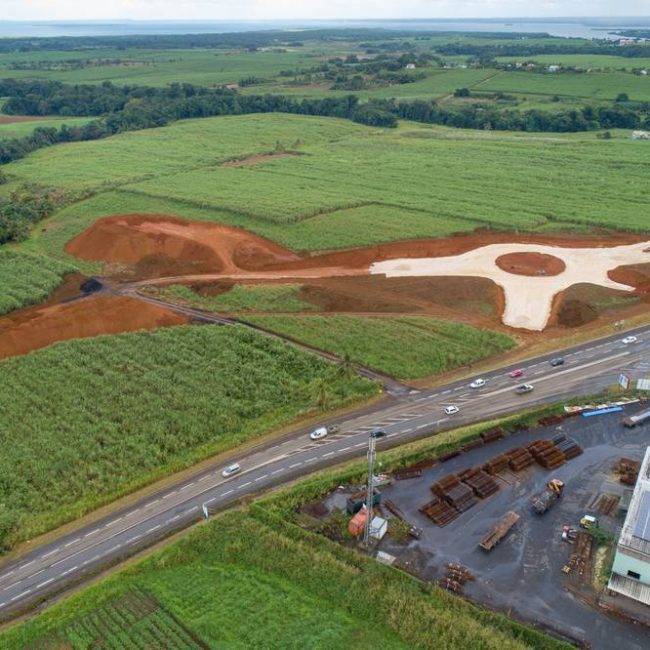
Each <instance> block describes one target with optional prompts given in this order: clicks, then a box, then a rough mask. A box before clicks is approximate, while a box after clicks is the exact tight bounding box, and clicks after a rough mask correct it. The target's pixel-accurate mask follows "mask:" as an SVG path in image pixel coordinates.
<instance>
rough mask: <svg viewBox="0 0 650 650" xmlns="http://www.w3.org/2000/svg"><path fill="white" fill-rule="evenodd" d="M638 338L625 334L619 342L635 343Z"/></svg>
mask: <svg viewBox="0 0 650 650" xmlns="http://www.w3.org/2000/svg"><path fill="white" fill-rule="evenodd" d="M638 340H639V339H638V338H637V337H636V336H626V337H625V338H624V339H622V340H621V343H623V344H625V345H629V344H630V343H636V342H637V341H638Z"/></svg>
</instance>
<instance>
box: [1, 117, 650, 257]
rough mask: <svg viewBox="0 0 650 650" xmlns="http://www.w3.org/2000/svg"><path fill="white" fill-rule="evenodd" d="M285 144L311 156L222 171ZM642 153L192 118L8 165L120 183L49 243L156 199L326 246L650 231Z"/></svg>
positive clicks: (87, 184) (578, 139)
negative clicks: (478, 232)
mask: <svg viewBox="0 0 650 650" xmlns="http://www.w3.org/2000/svg"><path fill="white" fill-rule="evenodd" d="M278 141H279V142H281V143H282V146H283V147H284V148H288V149H296V150H299V151H300V152H301V153H302V154H304V155H300V156H289V157H285V158H280V159H275V160H272V161H268V162H265V163H263V164H259V165H256V166H253V167H240V168H232V167H222V166H220V165H221V163H222V162H223V161H224V160H227V159H229V158H232V157H235V156H242V155H244V156H245V155H248V154H254V153H259V152H265V151H271V150H274V149H275V148H276V146H277V142H278ZM646 149H647V147H646V146H645V143H643V142H633V141H631V140H629V138H616V139H614V140H611V141H600V140H598V139H597V138H596V136H595V134H593V133H586V134H553V135H549V134H546V135H542V134H522V133H502V132H493V133H492V132H482V131H469V130H457V129H449V128H445V127H434V126H425V125H415V124H409V123H404V124H403V125H402V126H401V127H400V128H399V129H397V130H395V131H379V130H376V129H370V128H366V127H362V126H360V125H355V124H352V123H350V122H345V121H340V120H331V119H326V118H307V117H300V116H294V115H291V116H290V115H278V114H275V115H249V116H241V117H217V118H209V119H204V120H191V121H187V122H179V123H177V124H174V125H172V126H170V127H166V128H163V129H156V130H151V131H140V132H136V133H128V134H124V135H120V136H116V137H114V138H109V139H107V140H103V141H101V142H88V143H76V144H71V145H60V146H57V147H51V148H49V149H46V150H41V151H39V152H37V153H36V154H34V155H32V156H29V157H27V158H26V159H24V160H21V161H18V162H16V163H13V164H11V165H7V166H6V172H7V174H9V175H11V176H12V177H13V178H14V182H18V181H25V182H28V181H34V180H38V181H39V182H41V183H45V184H48V185H52V186H55V187H62V188H64V189H71V190H81V189H90V190H92V191H95V192H100V191H105V190H110V191H112V194H111V197H110V200H108V199H107V198H105V197H104V198H102V197H101V195H100V196H96V197H94V198H91V199H89V200H88V201H86V202H81V203H78V204H75V205H74V206H72V207H71V208H68V209H66V210H64V211H63V212H61V213H60V214H59V215H57V216H55V217H54V218H53V219H51V220H50V221H49V222H48V232H47V233H45V234H44V235H42V236H41V235H40V234H39V236H38V239H39V241H41V242H42V243H43V244H44V245H45V246H47V242H48V241H50V240H51V239H53V238H58V237H59V235H60V233H61V229H60V228H61V227H62V226H60V224H61V223H66V224H72V221H75V223H76V226H75V227H74V228H73V227H72V225H70V226H69V228H68V227H66V235H69V236H70V237H71V236H74V235H75V234H77V233H78V232H79V231H80V230H83V228H84V227H86V226H87V225H89V223H91V222H92V220H93V219H94V218H96V217H99V216H102V215H106V214H115V213H124V212H133V211H138V210H146V211H149V210H150V209H154V206H155V210H157V211H163V212H165V211H167V212H176V213H178V212H179V211H180V212H181V214H185V215H186V216H188V217H194V216H196V215H197V214H198V213H201V214H202V217H199V218H207V219H213V220H216V221H223V222H225V223H233V224H235V225H241V226H245V227H248V228H250V229H251V230H253V231H254V232H257V233H259V234H262V235H264V236H267V237H270V238H272V239H275V240H277V241H280V242H282V243H284V244H286V245H288V246H289V247H291V248H294V249H296V250H319V249H320V250H322V249H329V248H340V247H347V246H355V245H362V244H370V243H377V242H381V241H391V240H395V239H406V238H411V237H427V236H432V237H435V236H441V235H446V234H449V233H452V232H460V231H471V230H473V229H475V228H476V227H477V226H478V225H484V226H489V227H494V228H501V229H520V230H534V229H537V228H542V227H546V226H547V225H548V224H553V225H554V226H555V227H556V228H558V229H561V228H566V227H571V226H576V225H577V226H582V227H589V226H604V227H611V228H623V229H629V230H646V229H647V220H646V219H645V214H644V212H645V211H646V210H647V208H648V206H647V199H646V198H645V197H644V195H643V194H642V193H641V194H640V193H639V192H638V188H639V187H642V186H643V185H644V180H645V178H646V177H647V174H648V157H647V155H646V153H647V152H646ZM549 187H552V188H553V192H549V191H548V188H549ZM115 189H116V190H117V191H118V193H119V195H120V196H119V198H116V197H115V192H113V190H115ZM146 206H151V207H150V208H147V207H146ZM595 206H597V208H596V207H595ZM57 241H58V245H59V246H60V244H61V243H62V242H61V241H60V240H58V239H57ZM63 243H64V242H63ZM59 252H60V248H59Z"/></svg>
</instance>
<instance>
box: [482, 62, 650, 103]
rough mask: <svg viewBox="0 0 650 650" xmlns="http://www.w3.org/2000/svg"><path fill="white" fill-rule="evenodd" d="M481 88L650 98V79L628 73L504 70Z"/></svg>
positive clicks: (602, 97) (590, 97) (583, 96)
mask: <svg viewBox="0 0 650 650" xmlns="http://www.w3.org/2000/svg"><path fill="white" fill-rule="evenodd" d="M632 60H634V59H632ZM481 90H489V91H492V92H497V91H499V92H505V93H524V94H525V93H530V94H534V95H560V96H564V97H576V98H580V99H587V100H613V99H616V97H617V95H619V93H627V94H628V95H629V97H630V99H633V100H635V101H640V102H642V101H649V100H650V78H648V77H647V76H646V77H643V76H637V75H634V74H629V73H627V72H607V73H605V72H589V73H577V72H575V73H571V72H556V73H550V72H549V73H535V72H501V73H499V74H498V75H496V76H494V77H492V78H491V79H489V80H488V81H486V82H485V83H483V84H481Z"/></svg>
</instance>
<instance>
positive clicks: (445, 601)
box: [0, 414, 567, 650]
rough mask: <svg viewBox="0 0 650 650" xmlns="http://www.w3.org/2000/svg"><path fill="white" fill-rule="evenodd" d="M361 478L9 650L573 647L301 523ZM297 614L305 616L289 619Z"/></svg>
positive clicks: (43, 626) (207, 534)
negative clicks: (97, 647)
mask: <svg viewBox="0 0 650 650" xmlns="http://www.w3.org/2000/svg"><path fill="white" fill-rule="evenodd" d="M537 417H538V415H535V414H531V415H529V416H525V417H523V418H521V420H522V421H525V422H528V421H532V422H534V421H535V420H536V418H537ZM517 422H518V419H516V418H510V419H507V420H506V421H502V422H499V423H498V424H502V425H504V426H505V427H506V428H508V427H512V426H515V425H516V424H517ZM494 424H495V423H485V424H484V425H482V426H480V427H478V426H474V427H468V428H466V429H460V430H456V431H452V432H447V433H443V434H440V435H439V436H436V438H435V439H429V440H426V441H420V442H417V443H412V444H411V445H407V446H406V447H403V448H400V449H398V450H395V451H391V452H386V453H384V454H382V464H383V467H384V468H386V469H389V468H393V467H398V466H404V465H405V464H408V463H412V462H414V461H416V460H420V459H422V458H431V457H432V456H437V455H440V454H441V453H444V452H446V451H448V450H449V449H450V448H455V447H457V446H458V445H459V444H462V442H464V441H467V440H471V439H473V438H474V437H476V436H477V435H478V433H479V432H480V431H481V430H484V429H487V428H489V427H490V426H494ZM363 467H364V466H363V463H358V462H355V463H352V464H350V465H349V466H347V467H346V468H343V469H339V470H333V471H328V472H322V473H321V474H319V475H317V476H316V477H313V478H311V479H309V480H307V481H303V482H301V483H300V484H298V485H297V486H295V487H293V488H289V489H287V490H285V491H284V492H281V493H280V494H278V495H275V496H272V497H267V498H264V499H261V500H258V501H257V502H255V503H253V504H252V505H251V506H248V507H246V508H244V509H242V510H239V511H234V512H229V513H227V514H224V515H220V516H218V517H216V518H214V519H213V520H212V521H211V522H210V523H208V524H206V525H204V526H202V527H200V528H198V529H195V530H194V531H192V533H191V534H190V535H188V536H187V537H186V538H185V539H183V540H181V541H179V542H176V543H174V544H173V545H171V546H170V547H168V548H167V549H165V550H163V551H161V552H158V553H156V554H155V555H154V556H153V557H150V558H149V559H147V560H144V561H141V562H139V563H137V564H135V565H132V566H131V567H129V568H128V569H126V570H123V571H121V572H120V573H119V574H118V575H116V576H114V577H112V578H109V579H108V580H105V581H104V582H102V583H100V584H98V585H95V586H93V587H90V588H88V589H85V590H84V591H83V592H82V593H80V594H78V595H75V596H72V597H71V598H69V599H68V600H66V601H64V602H62V603H60V604H58V605H55V606H53V607H52V608H50V609H49V610H48V611H47V612H45V613H43V614H41V615H39V616H38V617H36V618H33V619H31V620H29V621H27V622H25V623H23V624H21V625H19V626H16V627H14V628H12V629H10V630H7V631H6V632H5V633H4V634H3V635H2V637H1V639H0V640H1V642H2V644H3V647H6V648H8V649H12V648H16V649H18V648H24V647H49V646H52V645H56V646H65V647H72V648H75V649H77V648H79V649H81V648H86V647H88V645H89V644H90V643H91V642H94V643H97V642H101V643H104V644H105V645H107V646H108V647H113V646H115V645H119V646H120V647H125V646H127V647H130V645H132V644H133V645H138V646H147V647H149V646H156V645H159V644H160V643H162V640H163V639H164V640H165V641H169V640H170V639H171V640H173V643H174V645H175V647H186V646H187V645H189V646H190V647H194V646H196V645H197V644H198V645H200V644H202V643H205V644H207V645H208V646H209V647H221V646H224V645H225V646H228V647H242V648H243V647H283V648H284V647H300V648H304V647H347V646H350V645H353V646H354V647H355V648H357V647H358V648H391V649H392V648H401V647H410V648H413V647H417V648H440V647H449V648H451V647H454V648H455V647H463V648H475V647H480V648H485V649H490V650H504V649H507V650H519V649H521V650H523V649H525V648H535V649H536V650H547V649H548V650H551V649H552V648H553V649H555V648H557V649H559V648H565V647H567V646H566V645H564V644H562V643H560V642H558V641H556V640H554V639H552V638H550V637H547V636H544V635H543V634H541V633H540V632H537V631H534V630H532V629H530V628H527V627H525V626H523V625H521V624H519V623H516V622H514V621H511V620H508V619H506V618H505V617H503V616H502V615H500V614H497V613H493V612H490V611H487V610H484V609H482V608H480V607H476V606H474V605H472V604H470V603H469V602H468V601H465V600H463V599H459V598H456V597H454V596H452V595H450V594H448V593H447V592H444V591H442V590H440V589H439V588H437V587H435V586H431V585H429V586H427V585H424V584H423V583H420V582H418V581H416V580H414V579H413V578H411V577H410V576H408V574H406V573H404V572H401V571H396V570H395V569H393V568H389V567H386V566H383V565H381V564H379V563H378V562H376V561H375V560H374V559H371V558H367V557H364V556H362V555H360V554H358V553H357V552H356V551H354V550H352V549H349V548H345V547H343V546H341V545H339V544H337V543H335V542H332V541H330V540H329V539H327V538H326V537H324V536H322V535H321V534H319V533H318V529H317V527H314V526H307V525H306V522H305V519H304V518H301V517H300V515H297V514H296V511H297V510H298V509H299V507H300V506H301V505H303V504H305V503H308V502H310V501H313V500H314V499H317V498H319V497H321V496H322V495H324V494H327V493H328V492H329V491H330V490H331V489H333V488H334V487H336V486H337V485H340V484H342V483H346V482H350V481H358V480H359V479H360V477H361V476H362V472H363ZM287 611H291V612H293V613H294V614H295V615H294V616H291V617H289V618H287Z"/></svg>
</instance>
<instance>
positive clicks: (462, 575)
mask: <svg viewBox="0 0 650 650" xmlns="http://www.w3.org/2000/svg"><path fill="white" fill-rule="evenodd" d="M471 580H474V575H473V574H472V573H471V572H470V571H469V569H467V568H466V567H464V566H462V565H460V564H452V563H450V564H447V573H446V575H444V576H443V577H442V578H440V580H439V581H438V584H439V585H440V586H441V587H442V588H443V589H448V590H449V591H453V592H455V593H459V592H460V591H462V589H463V585H464V584H465V583H466V582H469V581H471Z"/></svg>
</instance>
